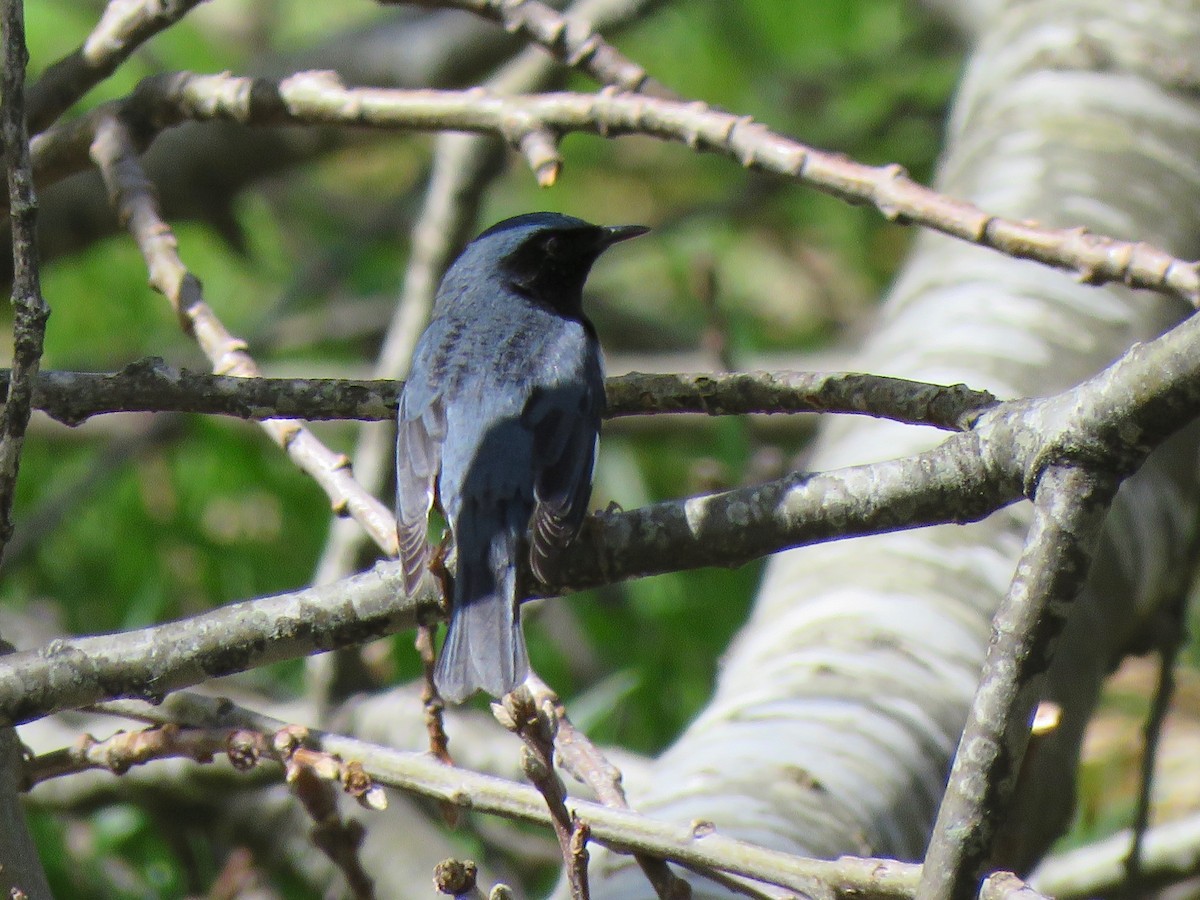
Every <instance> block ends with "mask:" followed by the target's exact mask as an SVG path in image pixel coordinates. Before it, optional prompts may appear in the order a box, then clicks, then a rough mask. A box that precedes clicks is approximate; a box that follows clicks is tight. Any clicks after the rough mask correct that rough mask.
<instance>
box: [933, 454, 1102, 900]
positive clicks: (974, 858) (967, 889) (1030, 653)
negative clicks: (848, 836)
mask: <svg viewBox="0 0 1200 900" xmlns="http://www.w3.org/2000/svg"><path fill="white" fill-rule="evenodd" d="M1116 490H1117V480H1116V479H1115V478H1113V477H1111V476H1108V475H1096V474H1093V473H1091V472H1088V471H1085V470H1083V469H1079V468H1072V467H1067V466H1059V465H1052V466H1050V467H1049V468H1047V469H1046V470H1045V471H1044V472H1043V473H1042V474H1041V477H1040V478H1039V480H1038V484H1037V493H1036V497H1035V502H1034V520H1033V526H1032V527H1031V529H1030V531H1029V536H1028V537H1027V539H1026V543H1025V551H1024V553H1023V555H1022V557H1021V561H1020V562H1019V563H1018V564H1017V572H1016V575H1015V576H1014V578H1013V581H1012V586H1011V587H1010V588H1009V592H1008V596H1007V597H1006V598H1005V599H1004V602H1003V603H1002V604H1001V607H1000V610H999V611H998V612H997V614H996V618H995V619H994V620H993V624H992V630H993V635H994V637H993V640H992V643H991V645H990V647H989V648H988V655H987V660H986V662H985V663H984V668H983V675H982V677H981V678H980V682H979V688H978V690H977V691H976V694H975V700H974V702H973V703H972V705H971V711H970V714H969V716H968V719H967V724H966V728H965V729H964V730H963V734H962V737H961V739H960V741H959V745H958V752H957V753H956V754H955V757H954V766H953V768H952V770H951V772H950V783H949V784H948V785H947V787H946V794H945V797H944V798H943V800H942V805H941V809H940V810H939V811H938V817H937V824H936V825H935V827H934V831H933V837H932V838H931V839H930V843H929V849H928V851H927V852H926V854H925V863H924V866H923V868H922V874H921V886H920V888H919V891H918V893H919V895H920V896H921V897H922V898H925V900H965V898H968V897H971V896H974V894H975V893H976V892H977V891H978V889H979V884H980V882H981V881H982V879H983V875H984V872H985V870H986V869H987V868H992V867H994V865H996V864H1002V863H1000V861H994V859H993V856H994V853H995V849H996V848H995V847H994V838H995V835H996V834H997V832H998V831H999V830H1000V828H1001V827H1002V825H1003V823H1004V822H1005V816H1006V813H1007V811H1008V809H1009V805H1010V803H1011V800H1012V796H1013V791H1014V788H1015V786H1016V783H1017V776H1018V775H1019V773H1020V769H1021V760H1022V759H1023V757H1024V755H1025V747H1026V744H1027V743H1028V741H1029V725H1030V721H1031V719H1032V716H1033V710H1034V707H1035V706H1036V705H1037V701H1038V699H1039V698H1040V694H1041V688H1042V683H1043V681H1044V680H1045V674H1046V669H1047V667H1048V666H1049V663H1050V657H1051V654H1052V652H1053V645H1054V642H1055V641H1056V639H1057V638H1058V635H1059V634H1060V633H1061V631H1062V629H1063V626H1064V625H1065V624H1066V620H1067V614H1068V613H1069V612H1070V610H1071V601H1073V600H1074V599H1075V597H1076V595H1077V594H1078V593H1079V591H1080V590H1081V589H1082V587H1083V583H1084V580H1085V579H1086V578H1087V572H1088V568H1089V565H1090V563H1091V558H1092V554H1093V552H1094V550H1095V545H1096V542H1097V541H1098V540H1099V537H1100V529H1101V527H1102V525H1103V524H1104V517H1105V515H1106V514H1107V512H1108V508H1109V505H1110V504H1111V502H1112V498H1113V496H1114V495H1115V494H1116Z"/></svg>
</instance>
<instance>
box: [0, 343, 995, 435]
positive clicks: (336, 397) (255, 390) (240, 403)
mask: <svg viewBox="0 0 1200 900" xmlns="http://www.w3.org/2000/svg"><path fill="white" fill-rule="evenodd" d="M8 377H9V373H8V372H7V371H5V370H3V369H0V385H5V384H7V382H8ZM403 386H404V383H403V382H401V381H392V380H369V381H368V380H352V379H333V378H257V377H255V378H246V377H235V376H230V375H208V374H204V373H199V372H189V371H187V370H186V369H185V370H179V369H176V368H173V367H172V366H169V365H167V364H166V363H165V362H163V361H162V360H161V359H156V358H152V359H144V360H139V361H138V362H135V363H131V364H130V365H128V366H126V367H125V368H124V369H122V370H121V371H120V372H116V373H112V374H104V373H94V372H43V373H40V374H39V375H38V376H37V378H36V380H35V382H34V388H33V405H34V408H36V409H40V410H43V411H44V412H46V413H47V414H48V415H50V416H51V417H52V418H54V419H56V420H57V421H59V422H62V423H63V424H65V425H78V424H80V423H82V422H85V421H86V420H87V419H89V418H90V417H92V416H94V415H100V414H103V413H114V412H191V413H208V414H216V415H226V416H236V417H238V418H242V419H256V420H264V419H276V418H281V417H286V418H297V419H306V420H308V421H317V420H322V419H356V420H359V421H363V422H373V421H380V420H391V419H393V418H395V415H396V404H397V397H398V396H399V392H400V389H401V388H402V387H403ZM606 392H607V395H608V406H607V409H606V412H605V415H606V417H607V418H620V417H622V416H639V415H651V414H656V413H702V414H706V415H710V416H726V415H746V414H752V413H764V414H771V413H820V412H826V413H858V414H862V415H870V416H876V417H879V418H884V419H892V420H894V421H897V422H906V423H909V424H913V425H932V426H934V427H936V428H942V429H947V430H953V431H963V430H966V429H967V428H969V427H970V425H971V424H972V422H973V421H974V420H975V419H976V418H977V417H978V416H979V415H980V414H981V413H983V412H984V411H985V410H987V409H989V408H991V407H992V406H994V405H995V404H996V399H995V397H993V396H992V395H991V394H989V393H988V392H987V391H975V390H971V389H970V388H968V387H966V386H965V385H961V384H959V385H950V386H943V385H936V384H926V383H924V382H917V381H907V380H905V379H902V378H888V377H885V376H880V375H863V374H859V373H854V372H729V373H724V372H723V373H702V374H676V375H642V374H638V373H633V374H629V375H620V376H617V377H615V378H610V379H608V382H607V385H606Z"/></svg>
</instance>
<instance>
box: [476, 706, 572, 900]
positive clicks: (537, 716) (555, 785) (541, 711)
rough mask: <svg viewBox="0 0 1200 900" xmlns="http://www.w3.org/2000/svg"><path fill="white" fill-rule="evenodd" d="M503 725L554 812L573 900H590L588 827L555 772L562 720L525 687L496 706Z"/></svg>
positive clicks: (551, 821) (555, 831) (497, 714)
mask: <svg viewBox="0 0 1200 900" xmlns="http://www.w3.org/2000/svg"><path fill="white" fill-rule="evenodd" d="M492 712H493V713H494V714H495V716H496V718H497V720H499V722H500V724H501V725H503V726H504V727H505V728H507V729H508V730H509V731H511V732H513V733H514V734H515V735H517V737H519V738H520V739H521V740H522V741H523V742H524V744H525V747H524V748H523V751H522V753H521V768H522V769H523V770H524V772H525V776H526V777H527V778H528V779H529V780H530V781H531V782H532V783H533V786H534V787H536V788H537V789H538V791H539V792H540V793H541V795H542V797H543V798H544V799H545V801H546V808H547V809H548V810H549V811H550V823H551V825H553V827H554V836H555V837H556V838H558V849H559V851H560V852H561V853H562V860H563V868H564V869H565V871H566V873H567V883H568V884H569V885H570V886H571V900H588V879H587V860H588V855H587V836H588V831H587V826H586V825H585V824H584V823H583V822H582V821H580V820H579V818H578V817H577V814H576V813H575V812H573V811H572V810H569V809H568V808H567V802H566V801H567V789H566V788H565V787H564V786H563V783H562V779H561V778H559V777H558V773H557V772H555V771H554V736H555V732H556V730H557V727H558V720H557V718H556V717H555V715H554V709H553V706H551V705H550V704H545V705H539V704H538V703H537V702H536V701H535V700H534V697H533V694H532V693H531V692H530V690H529V689H528V688H527V687H525V686H521V687H519V688H517V689H516V690H515V691H513V692H512V693H511V694H507V695H505V697H504V698H503V699H502V700H501V702H500V703H494V704H492Z"/></svg>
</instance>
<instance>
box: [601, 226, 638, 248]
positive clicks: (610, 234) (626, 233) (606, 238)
mask: <svg viewBox="0 0 1200 900" xmlns="http://www.w3.org/2000/svg"><path fill="white" fill-rule="evenodd" d="M649 230H650V229H649V228H647V227H646V226H645V225H607V226H605V227H603V228H601V229H600V231H601V233H602V234H603V237H602V238H601V239H600V244H601V246H603V247H611V246H612V245H613V244H617V243H620V242H621V241H627V240H629V239H630V238H635V237H638V236H639V235H643V234H645V233H646V232H647V231H649Z"/></svg>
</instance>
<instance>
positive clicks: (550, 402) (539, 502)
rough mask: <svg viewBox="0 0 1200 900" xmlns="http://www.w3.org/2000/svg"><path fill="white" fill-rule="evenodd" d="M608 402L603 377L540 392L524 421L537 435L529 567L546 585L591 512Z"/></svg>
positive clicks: (526, 413)
mask: <svg viewBox="0 0 1200 900" xmlns="http://www.w3.org/2000/svg"><path fill="white" fill-rule="evenodd" d="M597 381H599V385H600V387H599V390H597V384H596V382H597ZM603 402H604V395H603V382H602V381H600V380H599V377H597V378H596V379H589V380H588V381H587V382H586V383H585V384H584V385H583V386H582V387H581V386H579V385H564V386H556V387H553V388H548V389H541V390H538V391H535V392H534V395H533V396H532V397H531V398H530V401H529V403H528V405H527V406H526V408H525V414H524V416H522V418H523V419H524V421H525V423H526V426H527V427H529V428H530V429H531V430H532V431H533V433H534V441H533V446H534V484H533V496H534V501H535V502H534V509H533V518H532V520H531V522H530V530H531V543H530V547H529V563H530V567H531V568H532V569H533V574H534V575H535V576H537V578H538V579H539V580H542V581H545V580H546V574H547V571H548V565H549V563H550V562H551V561H552V560H553V559H554V557H555V556H556V555H557V554H558V551H559V550H560V549H561V548H562V547H564V546H565V545H566V544H567V543H568V542H569V541H570V540H571V539H572V538H573V537H574V536H575V533H576V532H577V531H579V526H580V524H582V522H583V517H584V515H585V513H586V512H587V504H588V498H589V496H590V495H591V490H592V467H593V465H594V463H595V460H596V444H597V440H598V436H599V432H600V411H601V407H602V405H603Z"/></svg>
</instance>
